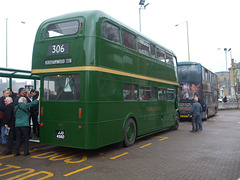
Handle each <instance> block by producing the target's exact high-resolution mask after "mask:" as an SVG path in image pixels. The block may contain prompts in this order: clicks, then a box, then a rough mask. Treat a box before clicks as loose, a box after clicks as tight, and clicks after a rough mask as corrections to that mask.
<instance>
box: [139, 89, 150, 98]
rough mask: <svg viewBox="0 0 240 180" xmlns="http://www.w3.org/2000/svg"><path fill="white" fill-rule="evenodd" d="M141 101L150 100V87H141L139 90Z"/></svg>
mask: <svg viewBox="0 0 240 180" xmlns="http://www.w3.org/2000/svg"><path fill="white" fill-rule="evenodd" d="M139 99H140V100H150V87H140V88H139Z"/></svg>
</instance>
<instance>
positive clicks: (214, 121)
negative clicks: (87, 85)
mask: <svg viewBox="0 0 240 180" xmlns="http://www.w3.org/2000/svg"><path fill="white" fill-rule="evenodd" d="M203 128H204V129H203V131H202V132H198V133H190V132H189V131H190V130H191V123H190V122H181V123H180V127H179V129H178V130H177V131H165V132H162V133H158V134H155V135H152V136H149V137H146V138H144V139H141V140H138V141H137V142H136V143H135V144H134V145H133V146H131V147H129V148H118V147H116V146H114V145H113V146H108V147H104V148H101V149H98V150H94V151H85V150H77V149H72V148H61V147H54V146H46V145H39V144H31V155H30V156H28V157H24V156H20V157H15V158H14V157H13V156H12V155H10V156H3V155H0V179H9V178H12V179H17V178H23V179H37V178H42V179H44V178H45V179H47V178H49V179H87V180H89V179H93V180H95V179H104V180H108V179H109V180H112V179H114V180H118V179H119V180H126V179H130V180H132V179H134V180H135V179H137V180H139V179H143V180H145V179H147V180H149V179H153V180H156V179H160V180H162V179H163V180H165V179H167V180H215V179H216V180H237V179H238V178H240V110H223V111H219V112H218V114H217V115H216V116H214V117H212V118H210V119H209V120H208V121H207V122H204V124H203ZM33 147H34V148H33ZM1 150H2V149H1ZM17 171H19V172H17ZM20 171H21V173H20ZM26 171H28V173H26V174H23V172H24V173H25V172H26ZM19 173H20V174H19ZM31 175H32V176H31ZM17 176H18V177H17Z"/></svg>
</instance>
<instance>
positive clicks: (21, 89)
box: [13, 88, 27, 106]
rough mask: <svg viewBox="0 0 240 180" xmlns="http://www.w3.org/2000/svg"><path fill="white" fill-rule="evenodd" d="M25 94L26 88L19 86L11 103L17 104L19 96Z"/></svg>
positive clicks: (24, 95)
mask: <svg viewBox="0 0 240 180" xmlns="http://www.w3.org/2000/svg"><path fill="white" fill-rule="evenodd" d="M26 95H27V92H26V89H24V88H19V90H18V95H17V96H16V97H15V99H14V102H13V104H14V105H15V106H16V105H18V100H19V98H20V97H26Z"/></svg>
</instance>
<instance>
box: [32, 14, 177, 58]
mask: <svg viewBox="0 0 240 180" xmlns="http://www.w3.org/2000/svg"><path fill="white" fill-rule="evenodd" d="M80 16H82V17H84V18H85V19H86V20H87V21H88V22H89V23H90V24H89V25H90V26H92V25H93V22H95V23H97V22H98V21H100V20H101V19H102V18H106V19H109V20H111V21H113V22H115V23H117V24H119V25H120V26H121V27H124V28H125V29H127V30H129V31H131V32H133V33H134V34H137V35H138V36H140V37H141V38H144V39H146V40H149V41H150V42H152V43H154V44H155V45H157V46H159V47H160V48H162V49H164V50H165V51H166V52H168V53H170V54H173V56H175V57H176V55H175V54H174V52H173V51H172V50H170V49H167V48H165V47H163V46H162V45H160V44H159V43H157V42H156V41H153V40H151V39H150V38H148V37H147V36H145V35H143V34H141V33H139V32H138V31H136V30H134V29H133V28H131V27H129V26H127V25H125V24H124V23H122V22H120V21H118V20H117V19H115V18H113V17H111V16H110V15H108V14H106V13H104V12H102V11H99V10H89V11H79V12H72V13H68V14H63V15H60V16H56V17H53V18H50V19H47V20H45V21H43V22H42V24H41V25H40V26H39V29H38V31H39V30H41V29H42V28H43V27H44V26H46V24H50V23H53V22H56V21H62V20H63V19H66V20H67V19H71V18H76V17H80ZM90 32H93V31H90ZM38 33H40V32H38ZM36 39H37V38H36ZM36 39H35V41H36Z"/></svg>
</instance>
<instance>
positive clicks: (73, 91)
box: [44, 75, 80, 100]
mask: <svg viewBox="0 0 240 180" xmlns="http://www.w3.org/2000/svg"><path fill="white" fill-rule="evenodd" d="M79 88H80V77H79V75H57V76H45V77H44V100H78V99H79V97H80V92H79Z"/></svg>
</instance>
